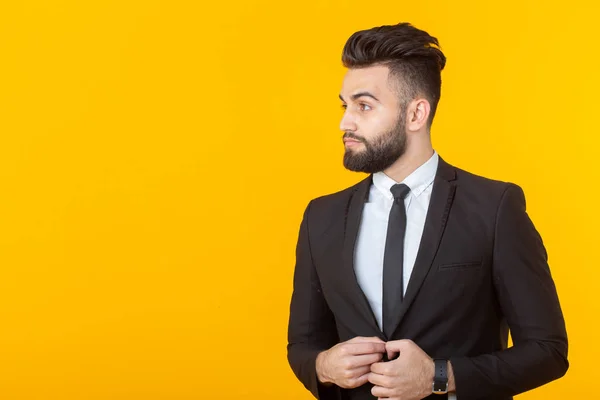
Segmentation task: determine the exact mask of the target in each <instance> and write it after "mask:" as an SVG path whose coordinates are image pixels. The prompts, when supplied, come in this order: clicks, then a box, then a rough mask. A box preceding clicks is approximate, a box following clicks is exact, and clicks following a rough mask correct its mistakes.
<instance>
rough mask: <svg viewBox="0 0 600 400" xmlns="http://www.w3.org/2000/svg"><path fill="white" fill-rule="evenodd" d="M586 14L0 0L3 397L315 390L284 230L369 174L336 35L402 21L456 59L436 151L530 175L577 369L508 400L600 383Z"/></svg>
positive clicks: (569, 394)
mask: <svg viewBox="0 0 600 400" xmlns="http://www.w3.org/2000/svg"><path fill="white" fill-rule="evenodd" d="M592 3H594V2H592V1H590V2H589V4H588V2H585V1H581V0H572V1H568V2H567V1H564V2H548V1H542V0H539V1H533V0H530V1H520V0H508V1H507V0H505V1H502V2H483V1H475V0H473V1H462V2H455V1H447V2H444V1H433V0H432V1H428V2H426V3H423V2H404V1H402V2H399V1H380V2H365V1H349V0H344V1H341V0H335V1H334V0H330V1H315V0H313V1H297V2H293V3H286V2H282V1H266V0H263V1H238V2H228V1H217V2H202V1H187V2H184V1H173V0H170V1H167V0H162V1H160V0H145V1H114V0H113V1H74V0H64V1H53V2H45V1H4V2H2V4H1V5H0V55H1V63H0V132H1V134H0V190H1V192H0V193H1V194H0V266H1V269H0V399H3V400H17V399H40V400H41V399H60V400H71V399H78V400H79V399H115V400H116V399H118V400H121V399H123V400H125V399H135V400H137V399H140V400H141V399H149V400H154V399H177V400H179V399H213V398H215V399H216V398H219V399H239V398H244V399H309V398H310V396H309V394H308V392H307V391H306V390H305V389H304V388H303V387H302V386H301V385H300V383H299V382H298V381H296V379H295V377H294V376H293V374H292V372H291V370H290V369H289V367H288V365H287V361H286V351H285V346H286V328H287V317H288V304H289V296H290V293H291V278H292V273H293V263H294V247H295V243H296V235H297V231H298V226H299V223H300V219H301V215H302V212H303V210H304V207H305V206H306V204H307V202H308V201H309V200H310V199H311V198H313V197H316V196H319V195H321V194H325V193H330V192H333V191H336V190H338V189H341V188H344V187H346V186H348V185H350V184H352V183H354V182H356V181H357V180H359V179H361V178H362V175H357V174H353V173H351V172H348V171H346V170H344V169H343V167H342V164H341V157H342V152H343V146H342V144H341V140H340V138H341V132H340V131H339V130H338V125H339V120H340V118H341V115H342V114H341V113H342V112H341V109H340V107H339V100H338V99H337V95H338V93H339V89H340V85H341V79H342V77H343V73H344V70H343V68H342V67H341V64H340V54H341V49H342V46H343V44H344V42H345V40H346V39H347V37H348V36H349V35H350V34H351V33H353V32H354V31H356V30H358V29H364V28H369V27H372V26H375V25H382V24H391V23H396V22H400V21H410V22H412V23H414V24H415V25H416V26H417V27H420V28H423V29H426V30H428V31H429V32H430V33H431V34H433V35H434V36H437V37H438V38H439V39H440V41H441V44H442V48H443V50H444V51H445V53H446V55H447V57H448V64H447V69H446V70H445V71H444V74H443V82H444V83H443V89H442V101H441V103H440V108H439V111H438V115H437V117H436V121H435V122H434V125H433V140H434V146H435V148H436V149H437V150H438V152H439V153H440V154H441V155H442V157H444V158H445V159H446V160H447V161H449V162H451V163H454V164H455V165H457V166H459V167H462V168H465V169H468V170H470V171H472V172H475V173H478V174H483V175H486V176H489V177H492V178H496V179H502V180H510V181H513V182H516V183H518V184H520V185H521V186H523V188H524V189H525V192H526V195H527V200H528V209H529V212H530V214H531V216H532V218H533V220H534V222H535V223H536V226H537V227H538V229H539V230H540V232H541V233H542V235H543V238H544V241H545V243H546V246H547V248H548V251H549V254H550V262H551V267H552V271H553V274H554V277H555V279H556V282H557V286H558V290H559V294H560V296H561V300H562V305H563V308H564V313H565V316H566V319H567V324H568V331H569V334H570V344H571V347H570V361H571V369H570V370H569V372H568V374H567V376H566V377H565V378H563V379H562V380H560V381H557V382H555V383H552V384H550V385H548V386H546V387H544V388H542V389H539V390H537V391H534V392H531V393H528V394H526V395H523V396H522V397H521V398H522V399H529V400H534V399H571V398H581V397H583V396H590V395H591V396H595V395H598V391H597V390H596V391H594V392H590V391H591V390H593V389H594V384H595V383H597V381H598V374H597V368H596V367H597V364H598V359H599V358H600V351H599V350H598V339H597V338H598V335H599V333H598V317H599V316H600V301H599V300H598V296H597V293H595V291H596V290H598V289H597V288H598V285H597V283H598V280H599V279H600V268H599V266H598V262H597V254H596V251H597V249H598V244H597V239H598V233H597V232H598V226H600V218H599V217H598V205H597V202H598V178H599V176H598V175H599V174H598V166H597V158H598V155H597V153H598V150H600V141H599V139H598V133H597V131H598V129H597V122H596V118H597V116H596V112H597V108H598V105H599V101H598V94H599V92H600V80H599V75H598V71H599V69H598V65H599V62H600V59H599V56H598V39H599V34H598V33H597V32H598V31H597V28H598V26H597V20H596V17H597V15H598V8H597V7H596V6H592V5H591V4H592ZM592 393H593V394H592ZM598 397H599V398H600V395H598ZM586 398H591V397H586Z"/></svg>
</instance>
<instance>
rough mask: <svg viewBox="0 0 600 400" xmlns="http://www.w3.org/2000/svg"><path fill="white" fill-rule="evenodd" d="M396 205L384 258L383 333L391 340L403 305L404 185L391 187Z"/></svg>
mask: <svg viewBox="0 0 600 400" xmlns="http://www.w3.org/2000/svg"><path fill="white" fill-rule="evenodd" d="M390 191H391V192H392V194H393V195H394V204H393V205H392V209H391V210H390V218H389V220H388V228H387V236H386V239H385V253H384V256H383V299H382V300H383V308H382V313H383V332H384V333H385V334H386V336H387V337H388V339H391V335H392V333H393V332H392V329H394V326H392V325H393V315H394V310H395V309H396V308H397V307H399V306H400V303H402V297H403V295H402V292H403V282H402V281H403V279H402V269H403V268H402V267H403V263H404V236H405V234H406V209H405V208H404V199H405V198H406V196H407V195H408V193H409V192H410V188H409V187H408V186H406V185H405V184H403V183H398V184H396V185H394V186H392V187H391V189H390Z"/></svg>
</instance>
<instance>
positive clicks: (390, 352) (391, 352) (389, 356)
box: [386, 348, 400, 361]
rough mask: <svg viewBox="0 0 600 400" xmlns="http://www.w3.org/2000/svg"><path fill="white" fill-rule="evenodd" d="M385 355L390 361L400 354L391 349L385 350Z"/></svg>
mask: <svg viewBox="0 0 600 400" xmlns="http://www.w3.org/2000/svg"><path fill="white" fill-rule="evenodd" d="M386 349H387V348H386ZM387 356H388V360H389V361H392V360H395V359H396V358H397V357H399V356H400V352H399V351H393V350H387Z"/></svg>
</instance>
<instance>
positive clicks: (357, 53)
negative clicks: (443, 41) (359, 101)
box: [342, 22, 446, 126]
mask: <svg viewBox="0 0 600 400" xmlns="http://www.w3.org/2000/svg"><path fill="white" fill-rule="evenodd" d="M342 63H343V65H344V67H346V68H364V67H370V66H373V65H385V66H387V67H388V68H389V69H390V77H394V78H396V82H395V83H396V86H397V88H398V94H399V96H400V100H401V106H402V107H403V108H404V107H405V106H406V105H407V104H408V103H409V102H410V101H411V100H413V99H415V98H416V97H417V96H423V97H425V98H426V99H427V100H428V101H429V103H430V104H431V112H430V115H429V121H428V125H429V126H430V125H431V123H432V121H433V117H434V116H435V111H436V109H437V104H438V102H439V100H440V95H441V86H442V78H441V71H442V70H443V69H444V66H445V65H446V57H445V56H444V53H442V51H441V50H440V45H439V43H438V40H437V39H436V38H435V37H433V36H431V35H429V34H428V33H427V32H425V31H422V30H420V29H417V28H415V27H414V26H412V25H411V24H409V23H406V22H403V23H399V24H397V25H383V26H379V27H374V28H371V29H366V30H362V31H358V32H355V33H354V34H352V36H350V38H348V40H347V41H346V44H345V45H344V50H343V52H342Z"/></svg>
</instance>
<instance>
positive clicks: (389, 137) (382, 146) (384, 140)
mask: <svg viewBox="0 0 600 400" xmlns="http://www.w3.org/2000/svg"><path fill="white" fill-rule="evenodd" d="M344 137H345V138H351V139H355V140H358V141H360V142H361V143H363V144H364V145H365V148H364V149H362V150H359V151H355V150H352V149H349V148H348V149H346V152H345V153H344V167H346V169H348V170H350V171H355V172H366V173H368V174H372V173H376V172H379V171H383V170H385V169H387V168H389V167H391V166H392V164H394V162H396V160H398V159H399V158H400V157H401V156H402V155H403V154H404V153H405V152H406V130H405V124H404V121H403V118H400V120H399V121H398V123H397V124H396V125H395V127H394V128H392V129H390V130H389V131H387V132H384V133H382V134H380V135H378V136H377V137H376V138H375V139H373V140H372V141H371V142H369V141H367V140H366V139H364V138H362V137H359V136H355V135H353V134H352V133H349V132H346V133H345V134H344Z"/></svg>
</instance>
